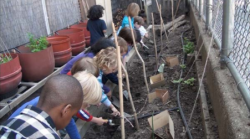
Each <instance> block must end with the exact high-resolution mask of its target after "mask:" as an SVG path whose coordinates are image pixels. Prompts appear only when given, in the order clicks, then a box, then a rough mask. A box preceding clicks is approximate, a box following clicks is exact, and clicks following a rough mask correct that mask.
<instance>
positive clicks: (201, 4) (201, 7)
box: [199, 0, 203, 18]
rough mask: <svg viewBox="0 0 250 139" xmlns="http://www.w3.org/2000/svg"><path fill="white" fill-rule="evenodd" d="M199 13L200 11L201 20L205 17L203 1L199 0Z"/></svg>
mask: <svg viewBox="0 0 250 139" xmlns="http://www.w3.org/2000/svg"><path fill="white" fill-rule="evenodd" d="M199 11H200V18H201V17H202V15H203V0H199Z"/></svg>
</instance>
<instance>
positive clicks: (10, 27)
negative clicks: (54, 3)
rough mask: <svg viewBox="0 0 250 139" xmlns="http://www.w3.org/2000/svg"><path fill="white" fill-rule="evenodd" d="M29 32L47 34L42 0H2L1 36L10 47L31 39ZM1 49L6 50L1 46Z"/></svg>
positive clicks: (36, 35)
mask: <svg viewBox="0 0 250 139" xmlns="http://www.w3.org/2000/svg"><path fill="white" fill-rule="evenodd" d="M27 33H32V34H34V35H35V37H40V36H43V35H46V33H47V32H46V27H45V21H44V16H43V9H42V1H41V0H1V1H0V37H1V38H2V39H3V41H4V43H5V44H6V46H7V47H8V49H10V48H14V47H16V46H19V45H22V44H24V43H27V42H28V41H29V39H28V36H27ZM0 51H4V50H3V49H2V48H1V47H0Z"/></svg>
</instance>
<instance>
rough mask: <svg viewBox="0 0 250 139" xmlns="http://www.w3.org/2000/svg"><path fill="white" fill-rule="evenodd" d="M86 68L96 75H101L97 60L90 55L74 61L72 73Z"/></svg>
mask: <svg viewBox="0 0 250 139" xmlns="http://www.w3.org/2000/svg"><path fill="white" fill-rule="evenodd" d="M85 70H86V71H87V72H89V73H91V74H93V75H94V76H95V77H98V76H99V69H98V67H97V65H96V63H95V61H94V60H93V59H92V58H89V57H83V58H80V59H78V60H77V61H76V62H75V63H74V65H73V67H72V68H71V74H72V75H74V74H76V73H77V72H80V71H85Z"/></svg>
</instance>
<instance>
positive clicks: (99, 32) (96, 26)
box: [87, 19, 107, 45]
mask: <svg viewBox="0 0 250 139" xmlns="http://www.w3.org/2000/svg"><path fill="white" fill-rule="evenodd" d="M87 29H88V31H89V32H90V45H93V44H94V43H95V42H96V41H97V40H98V39H100V38H101V37H105V36H104V33H103V30H106V29H107V26H106V23H105V21H104V20H102V19H97V20H89V21H88V24H87Z"/></svg>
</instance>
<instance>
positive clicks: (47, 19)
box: [42, 0, 51, 35]
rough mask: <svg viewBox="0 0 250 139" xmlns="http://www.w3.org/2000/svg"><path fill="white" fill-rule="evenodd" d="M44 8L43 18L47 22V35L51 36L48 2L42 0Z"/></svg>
mask: <svg viewBox="0 0 250 139" xmlns="http://www.w3.org/2000/svg"><path fill="white" fill-rule="evenodd" d="M42 6H43V16H44V20H45V25H46V30H47V35H50V34H51V32H50V26H49V18H48V13H47V7H46V1H45V0H42Z"/></svg>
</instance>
